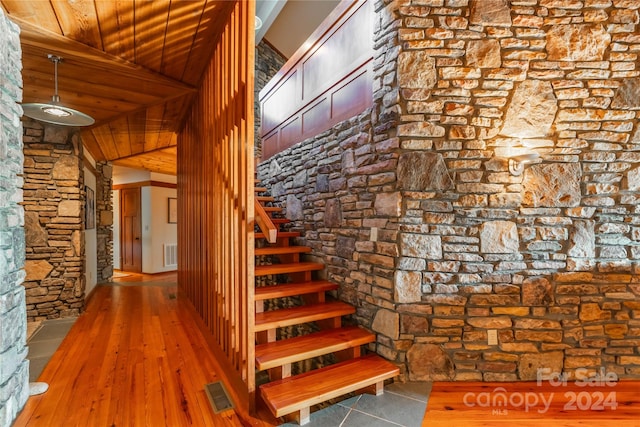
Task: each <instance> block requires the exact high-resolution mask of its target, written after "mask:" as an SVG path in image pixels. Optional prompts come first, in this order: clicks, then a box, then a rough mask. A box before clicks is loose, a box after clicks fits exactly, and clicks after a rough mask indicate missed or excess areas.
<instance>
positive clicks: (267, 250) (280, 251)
mask: <svg viewBox="0 0 640 427" xmlns="http://www.w3.org/2000/svg"><path fill="white" fill-rule="evenodd" d="M309 252H311V248H310V247H309V246H265V247H264V248H256V249H255V251H254V254H255V256H263V255H288V254H305V253H309Z"/></svg>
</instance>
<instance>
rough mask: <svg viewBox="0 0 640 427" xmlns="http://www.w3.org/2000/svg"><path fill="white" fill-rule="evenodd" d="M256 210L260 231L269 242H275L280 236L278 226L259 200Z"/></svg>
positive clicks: (256, 203)
mask: <svg viewBox="0 0 640 427" xmlns="http://www.w3.org/2000/svg"><path fill="white" fill-rule="evenodd" d="M255 211H256V223H257V224H258V227H260V231H262V233H263V234H264V236H265V237H266V239H267V241H268V242H269V243H275V242H276V238H277V236H278V227H276V226H275V224H274V223H273V221H271V217H270V216H269V214H268V213H267V212H266V211H265V210H264V208H263V207H262V205H261V204H260V203H259V202H258V201H257V200H256V202H255Z"/></svg>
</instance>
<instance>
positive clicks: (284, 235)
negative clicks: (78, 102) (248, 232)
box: [254, 231, 300, 239]
mask: <svg viewBox="0 0 640 427" xmlns="http://www.w3.org/2000/svg"><path fill="white" fill-rule="evenodd" d="M254 237H255V238H256V239H264V238H265V235H264V233H256V234H255V235H254ZM291 237H300V233H299V232H297V231H278V235H277V236H276V238H278V239H288V238H291Z"/></svg>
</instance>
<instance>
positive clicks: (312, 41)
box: [260, 0, 373, 160]
mask: <svg viewBox="0 0 640 427" xmlns="http://www.w3.org/2000/svg"><path fill="white" fill-rule="evenodd" d="M372 3H373V1H372V0H368V1H367V0H355V1H354V0H343V1H342V2H341V3H340V4H339V5H338V6H337V7H336V9H335V10H334V11H333V12H332V13H331V15H330V16H329V17H327V19H326V20H325V21H324V22H323V23H322V25H321V26H320V27H319V28H318V29H317V30H316V31H315V32H314V33H313V34H312V35H311V37H309V39H308V40H307V41H306V42H305V44H304V45H303V46H302V47H301V48H300V50H298V51H297V52H296V53H295V54H294V55H293V56H292V57H291V58H290V59H289V60H288V61H287V63H286V64H285V65H284V66H283V67H282V69H281V70H280V71H279V72H278V73H277V74H276V75H275V76H274V77H273V79H271V80H270V81H269V83H267V85H266V86H265V87H264V89H262V90H261V91H260V107H261V111H262V122H261V129H260V136H261V138H262V160H266V159H268V158H269V157H271V156H272V155H274V154H276V153H279V152H280V151H282V150H284V149H286V148H288V147H290V146H292V145H293V144H295V143H297V142H300V141H302V140H304V139H306V138H309V137H312V136H315V135H317V134H319V133H321V132H323V131H325V130H327V129H329V128H331V127H332V126H333V125H335V124H337V123H339V122H341V121H343V120H345V119H348V118H350V117H353V116H354V115H356V114H359V113H361V112H363V111H364V110H366V109H367V108H368V107H370V106H371V105H372V103H373V71H372V69H373V30H372V21H373V19H372V17H373V11H372V8H373V6H372Z"/></svg>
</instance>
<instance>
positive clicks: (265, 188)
mask: <svg viewBox="0 0 640 427" xmlns="http://www.w3.org/2000/svg"><path fill="white" fill-rule="evenodd" d="M253 189H254V190H255V191H256V193H264V192H266V191H267V187H254V188H253Z"/></svg>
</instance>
